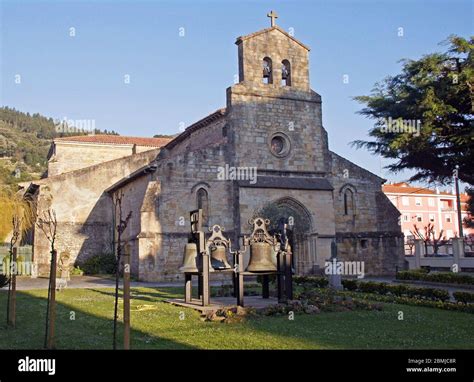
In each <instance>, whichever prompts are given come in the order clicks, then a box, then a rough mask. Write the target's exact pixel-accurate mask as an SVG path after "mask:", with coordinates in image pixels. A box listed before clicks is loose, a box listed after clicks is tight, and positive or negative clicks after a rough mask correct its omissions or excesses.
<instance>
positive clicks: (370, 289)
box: [342, 280, 449, 301]
mask: <svg viewBox="0 0 474 382" xmlns="http://www.w3.org/2000/svg"><path fill="white" fill-rule="evenodd" d="M348 281H351V282H348ZM342 285H343V286H344V288H345V289H347V290H350V291H357V292H362V293H373V294H379V295H387V294H391V295H393V296H397V297H404V296H406V297H410V298H417V299H426V300H432V301H446V300H449V293H448V291H446V290H444V289H435V288H417V287H411V286H408V285H391V284H388V283H383V282H374V281H369V282H358V281H355V280H344V281H343V284H342Z"/></svg>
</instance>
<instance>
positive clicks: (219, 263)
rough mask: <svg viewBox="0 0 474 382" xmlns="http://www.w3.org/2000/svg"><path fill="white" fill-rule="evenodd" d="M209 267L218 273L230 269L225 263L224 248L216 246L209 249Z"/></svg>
mask: <svg viewBox="0 0 474 382" xmlns="http://www.w3.org/2000/svg"><path fill="white" fill-rule="evenodd" d="M211 266H212V268H213V269H215V270H218V271H222V270H224V269H231V268H232V266H231V265H230V264H229V263H228V262H227V257H226V247H225V246H223V245H216V246H212V247H211Z"/></svg>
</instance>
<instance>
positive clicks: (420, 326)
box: [0, 288, 474, 349]
mask: <svg viewBox="0 0 474 382" xmlns="http://www.w3.org/2000/svg"><path fill="white" fill-rule="evenodd" d="M181 292H182V289H181V288H159V289H154V288H137V289H133V302H132V318H131V320H132V329H133V330H132V348H135V349H196V348H199V349H349V348H351V349H354V348H355V349H377V348H393V349H395V348H401V349H405V348H406V349H414V348H440V349H441V348H463V349H465V348H469V349H474V315H472V314H468V313H461V312H451V311H445V310H440V309H434V308H422V307H413V306H407V305H397V304H384V309H383V311H355V312H339V313H321V314H319V315H296V316H295V319H294V321H290V320H288V318H287V317H286V316H276V317H256V318H250V319H248V320H246V321H245V322H243V323H231V324H223V323H218V322H203V321H201V320H200V319H199V313H197V312H195V311H193V310H188V309H184V308H180V307H175V306H172V305H169V304H166V303H164V302H162V300H163V299H164V298H169V297H176V296H180V295H181ZM46 294H47V291H44V290H35V291H28V292H19V293H18V299H17V300H18V301H17V312H18V315H17V328H16V329H13V330H12V329H9V330H6V329H5V324H4V322H5V306H6V297H7V294H6V292H5V291H1V292H0V307H1V311H0V348H2V349H13V348H15V349H26V348H28V349H31V348H41V347H42V343H43V333H44V317H45V316H44V314H45V309H46V300H45V298H46ZM57 300H58V310H57V329H56V330H57V348H59V349H110V348H111V338H112V323H113V322H112V316H113V290H112V289H95V290H91V289H66V290H64V291H62V292H59V293H58V294H57ZM399 311H402V312H403V313H404V320H403V321H399V320H398V312H399ZM180 312H184V313H185V317H184V320H180ZM73 315H75V320H71V319H70V318H71V317H72V316H73Z"/></svg>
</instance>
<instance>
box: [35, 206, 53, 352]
mask: <svg viewBox="0 0 474 382" xmlns="http://www.w3.org/2000/svg"><path fill="white" fill-rule="evenodd" d="M36 226H37V227H38V228H39V229H40V230H41V231H42V232H43V234H44V235H45V236H46V238H47V239H48V241H49V243H50V245H51V266H50V270H49V285H48V302H47V306H46V327H45V335H44V347H45V348H47V349H53V348H54V331H55V320H56V268H57V252H56V249H55V247H54V245H55V242H56V232H57V226H58V221H57V219H56V212H55V211H54V210H53V209H48V210H47V211H45V212H44V213H43V214H42V215H41V216H39V217H38V219H37V220H36Z"/></svg>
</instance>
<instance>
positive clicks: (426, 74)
mask: <svg viewBox="0 0 474 382" xmlns="http://www.w3.org/2000/svg"><path fill="white" fill-rule="evenodd" d="M447 44H448V49H447V50H446V52H444V53H432V54H428V55H425V56H423V57H422V58H421V59H419V60H402V62H403V69H402V72H401V73H400V74H398V75H396V76H389V77H387V78H385V79H384V80H383V81H382V82H381V83H377V84H375V87H374V89H373V90H372V92H371V94H370V95H368V96H358V97H355V99H356V100H357V101H359V102H360V103H362V104H365V105H366V106H365V107H364V108H363V109H362V110H361V111H360V112H359V113H360V114H362V115H364V116H366V117H368V118H372V119H375V120H376V122H375V124H374V126H373V128H372V129H371V130H370V131H369V136H370V137H371V138H372V140H368V141H366V140H357V141H354V142H352V144H353V145H355V146H356V147H357V148H361V147H363V148H366V149H368V150H369V151H370V152H372V153H373V154H378V155H381V156H382V157H384V158H388V159H392V160H394V162H393V163H392V164H390V165H389V166H387V168H388V170H390V171H392V172H399V171H402V170H415V171H416V174H415V175H414V176H412V177H411V179H410V180H411V181H418V180H424V181H429V182H440V183H445V182H450V181H451V179H452V175H453V170H454V169H455V166H459V179H460V180H461V181H463V182H466V183H469V184H474V171H473V165H474V126H473V121H474V113H473V110H474V62H473V59H474V58H473V47H474V37H471V38H470V39H469V40H467V39H465V38H462V37H459V36H450V37H449V38H448V40H447ZM394 121H396V122H397V123H396V124H394V123H393V122H394ZM415 121H417V122H415ZM387 126H389V127H390V128H387ZM400 126H402V127H403V128H399V127H400ZM409 126H411V127H412V128H407V127H409ZM417 126H419V127H420V128H419V130H418V129H417ZM394 127H395V128H394Z"/></svg>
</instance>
